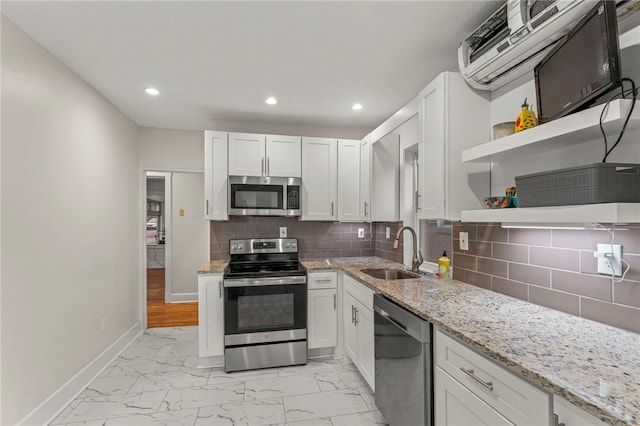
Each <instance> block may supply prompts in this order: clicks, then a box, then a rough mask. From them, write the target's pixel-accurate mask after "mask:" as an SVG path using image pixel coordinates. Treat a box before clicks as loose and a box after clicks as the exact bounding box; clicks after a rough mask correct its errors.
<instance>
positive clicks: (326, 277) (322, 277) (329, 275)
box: [307, 271, 338, 290]
mask: <svg viewBox="0 0 640 426" xmlns="http://www.w3.org/2000/svg"><path fill="white" fill-rule="evenodd" d="M337 287H338V274H337V273H336V272H333V271H331V272H309V274H308V282H307V288H308V289H309V290H316V289H320V288H337Z"/></svg>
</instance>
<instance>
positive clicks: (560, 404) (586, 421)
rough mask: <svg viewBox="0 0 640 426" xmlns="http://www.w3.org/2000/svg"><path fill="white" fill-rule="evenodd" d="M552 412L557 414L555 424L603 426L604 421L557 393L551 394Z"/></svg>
mask: <svg viewBox="0 0 640 426" xmlns="http://www.w3.org/2000/svg"><path fill="white" fill-rule="evenodd" d="M553 412H554V413H555V414H556V415H557V416H558V423H557V424H564V425H565V426H605V425H606V423H604V422H603V421H601V420H599V419H597V418H596V417H594V416H592V415H591V414H589V413H587V412H586V411H584V410H581V409H580V408H578V407H576V406H575V405H573V404H571V403H570V402H568V401H566V400H564V399H563V398H561V397H559V396H558V395H553Z"/></svg>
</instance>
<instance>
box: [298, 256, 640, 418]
mask: <svg viewBox="0 0 640 426" xmlns="http://www.w3.org/2000/svg"><path fill="white" fill-rule="evenodd" d="M303 263H304V265H305V267H306V268H307V269H308V270H309V271H318V270H338V271H343V272H344V273H346V274H347V275H349V276H351V277H352V278H354V279H356V280H358V281H359V282H361V283H363V284H365V285H367V286H368V287H370V288H372V289H373V290H375V291H376V292H379V293H382V294H384V295H385V296H387V297H388V298H389V299H391V300H393V301H395V302H396V303H398V304H399V305H401V306H403V307H405V308H406V309H408V310H410V311H411V312H413V313H415V314H416V315H418V316H420V317H422V318H424V319H426V320H428V321H430V322H432V323H433V324H434V326H435V327H437V328H439V329H440V330H443V331H445V332H447V333H448V334H450V335H452V336H455V337H457V338H458V339H460V340H461V341H463V342H464V343H466V344H468V345H469V346H471V347H473V348H474V349H475V350H477V351H478V352H480V353H481V354H483V355H485V356H486V357H488V358H491V359H493V360H495V361H496V362H498V363H499V364H500V365H502V366H504V367H505V368H507V369H508V370H510V371H511V372H513V373H515V374H516V375H519V376H521V377H524V378H526V379H528V380H529V381H531V382H532V383H535V384H537V385H538V386H540V387H542V388H544V389H546V390H548V391H549V392H551V393H553V394H555V395H558V396H560V397H562V398H564V399H566V400H567V401H569V402H571V403H572V404H573V405H575V406H576V407H579V408H580V409H582V410H584V411H586V412H588V413H590V414H592V415H593V416H595V417H597V418H599V419H601V420H602V421H604V422H606V423H608V424H611V425H637V424H639V423H640V335H638V334H636V333H633V332H630V331H625V330H622V329H618V328H615V327H611V326H607V325H604V324H601V323H598V322H594V321H591V320H588V319H584V318H580V317H576V316H573V315H570V314H566V313H563V312H560V311H555V310H553V309H549V308H545V307H542V306H538V305H535V304H532V303H529V302H525V301H522V300H519V299H515V298H513V297H510V296H506V295H503V294H500V293H496V292H492V291H489V290H485V289H482V288H480V287H476V286H473V285H469V284H466V283H463V282H460V281H456V280H451V279H449V280H443V279H440V278H437V277H421V278H417V279H404V280H391V281H389V280H382V279H376V278H373V277H371V276H369V275H367V274H365V273H363V272H361V270H363V269H369V268H394V269H402V268H403V265H401V264H399V263H395V262H390V261H386V260H384V259H381V258H377V257H366V258H340V259H324V260H303Z"/></svg>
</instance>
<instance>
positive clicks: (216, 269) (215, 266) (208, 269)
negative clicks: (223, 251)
mask: <svg viewBox="0 0 640 426" xmlns="http://www.w3.org/2000/svg"><path fill="white" fill-rule="evenodd" d="M228 264H229V261H228V260H211V261H209V262H207V263H205V264H204V265H202V267H200V269H198V274H221V273H223V272H224V268H226V267H227V265H228Z"/></svg>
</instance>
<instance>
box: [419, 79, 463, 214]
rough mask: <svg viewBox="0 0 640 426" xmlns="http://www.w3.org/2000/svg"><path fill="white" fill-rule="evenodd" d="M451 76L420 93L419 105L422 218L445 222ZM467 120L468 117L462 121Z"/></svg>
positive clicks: (435, 82)
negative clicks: (446, 88)
mask: <svg viewBox="0 0 640 426" xmlns="http://www.w3.org/2000/svg"><path fill="white" fill-rule="evenodd" d="M447 78H448V74H447V73H442V74H440V75H439V76H438V77H437V78H436V79H435V80H433V81H432V82H431V83H430V84H429V85H428V86H427V87H425V88H424V90H422V91H421V92H420V95H419V105H418V121H419V126H418V127H419V134H420V135H421V136H422V139H421V140H420V146H419V152H418V155H419V157H420V159H419V163H420V184H419V186H420V199H419V207H420V210H419V217H420V218H421V219H427V218H445V203H446V200H445V193H444V179H445V175H444V173H445V167H446V166H445V164H446V162H447V161H448V158H446V156H445V152H446V151H445V119H446V117H445V115H446V111H448V109H447V108H448V102H447V98H446V96H445V95H446V93H445V80H446V79H447ZM461 119H464V117H461Z"/></svg>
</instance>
